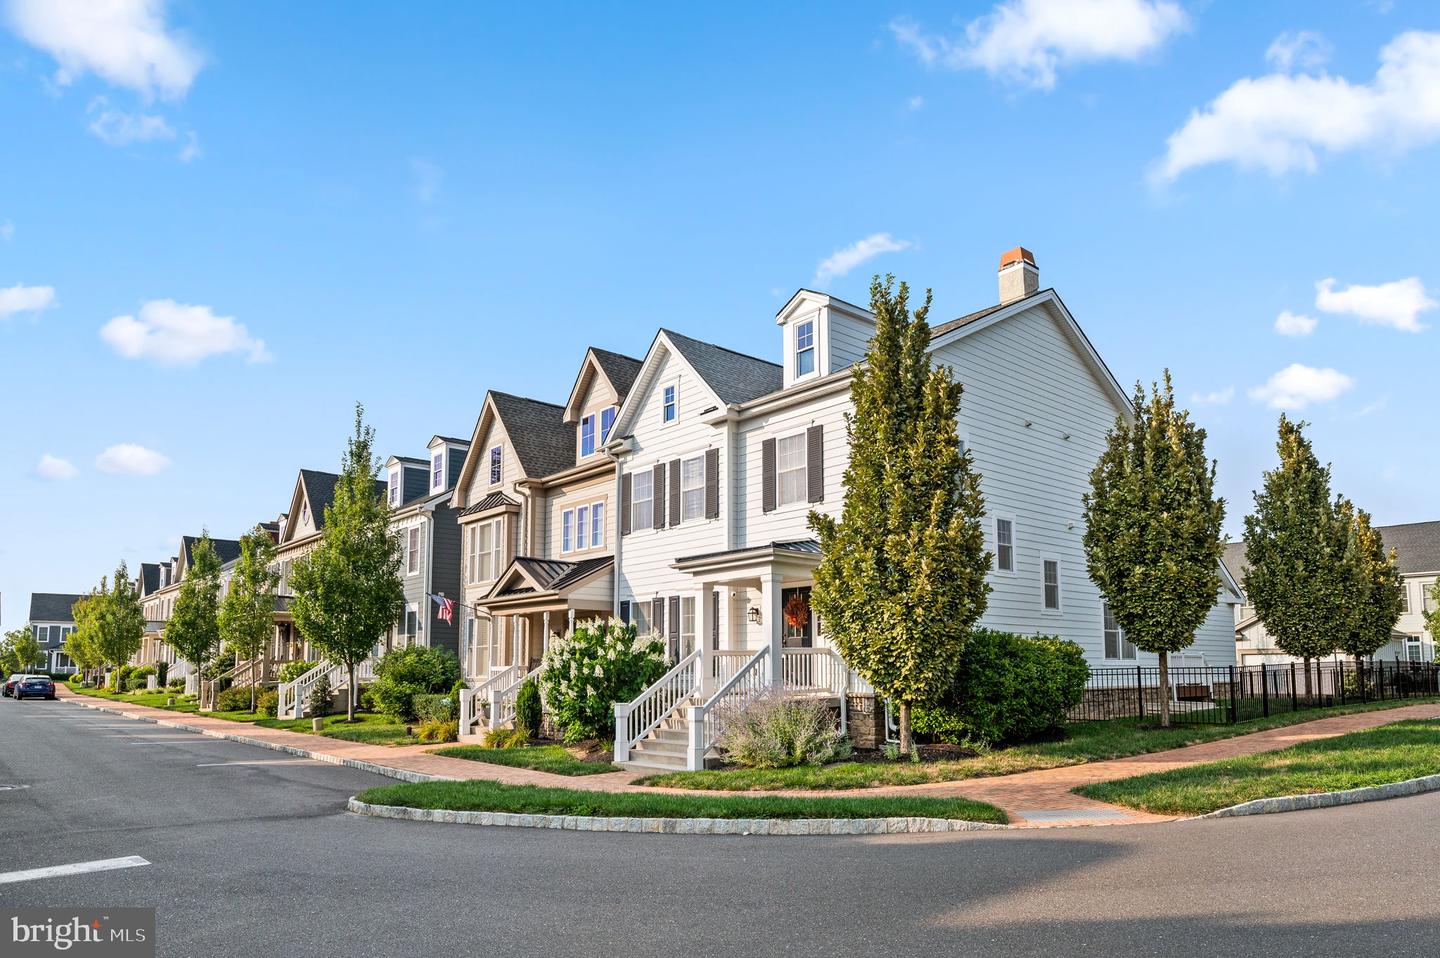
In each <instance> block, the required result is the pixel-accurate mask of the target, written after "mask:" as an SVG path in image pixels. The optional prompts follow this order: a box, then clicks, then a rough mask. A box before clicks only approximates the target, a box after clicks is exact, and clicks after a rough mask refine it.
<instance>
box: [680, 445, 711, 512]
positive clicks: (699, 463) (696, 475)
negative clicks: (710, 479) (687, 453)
mask: <svg viewBox="0 0 1440 958" xmlns="http://www.w3.org/2000/svg"><path fill="white" fill-rule="evenodd" d="M704 515H705V457H704V455H699V456H692V457H691V458H689V459H683V460H681V462H680V521H681V522H689V521H690V520H691V519H700V518H703V517H704Z"/></svg>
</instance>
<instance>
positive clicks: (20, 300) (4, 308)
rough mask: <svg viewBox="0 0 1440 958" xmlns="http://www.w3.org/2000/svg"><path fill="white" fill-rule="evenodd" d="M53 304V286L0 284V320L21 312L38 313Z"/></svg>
mask: <svg viewBox="0 0 1440 958" xmlns="http://www.w3.org/2000/svg"><path fill="white" fill-rule="evenodd" d="M54 305H55V287H53V286H24V285H21V284H20V283H16V284H15V285H14V286H9V287H4V286H0V322H3V321H5V320H7V319H9V318H10V317H11V316H18V315H20V314H21V313H40V312H43V311H44V310H47V309H49V308H50V307H51V306H54Z"/></svg>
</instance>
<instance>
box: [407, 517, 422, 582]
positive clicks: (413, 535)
mask: <svg viewBox="0 0 1440 958" xmlns="http://www.w3.org/2000/svg"><path fill="white" fill-rule="evenodd" d="M405 552H406V554H405V573H406V574H407V575H416V574H418V573H419V571H420V527H419V526H411V527H410V531H409V536H408V541H407V542H406V550H405Z"/></svg>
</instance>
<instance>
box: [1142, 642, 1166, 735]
mask: <svg viewBox="0 0 1440 958" xmlns="http://www.w3.org/2000/svg"><path fill="white" fill-rule="evenodd" d="M1142 694H1143V693H1142ZM1160 727H1161V728H1169V727H1170V653H1169V652H1161V653H1160Z"/></svg>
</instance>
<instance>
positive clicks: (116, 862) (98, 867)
mask: <svg viewBox="0 0 1440 958" xmlns="http://www.w3.org/2000/svg"><path fill="white" fill-rule="evenodd" d="M148 864H150V863H149V862H147V861H146V860H145V859H143V858H141V857H140V856H139V855H127V856H125V857H124V858H102V859H100V860H99V861H93V862H75V863H74V864H71V865H52V866H50V867H49V868H29V869H26V870H25V871H19V872H0V885H3V884H6V883H7V882H17V881H31V880H33V879H36V878H56V877H58V876H60V875H83V874H85V873H86V872H108V871H112V870H114V869H116V868H139V867H140V866H141V865H148Z"/></svg>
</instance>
